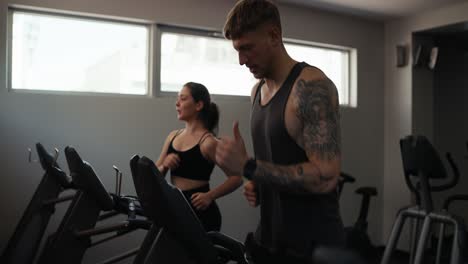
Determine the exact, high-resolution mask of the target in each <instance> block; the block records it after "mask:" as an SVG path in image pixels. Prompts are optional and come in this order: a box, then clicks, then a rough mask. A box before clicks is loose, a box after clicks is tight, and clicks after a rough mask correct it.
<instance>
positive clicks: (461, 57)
mask: <svg viewBox="0 0 468 264" xmlns="http://www.w3.org/2000/svg"><path fill="white" fill-rule="evenodd" d="M435 43H436V45H437V46H438V47H439V56H438V63H437V67H436V69H435V71H434V143H435V145H436V146H437V148H438V149H439V150H440V151H441V152H442V153H445V152H447V151H449V152H451V153H452V155H453V157H454V159H455V161H456V163H457V164H458V166H459V168H460V171H461V174H462V176H461V179H460V183H459V184H458V185H457V186H455V188H454V189H453V190H450V191H448V192H445V193H443V194H438V195H437V196H436V200H435V201H436V202H437V203H438V204H441V202H442V201H443V199H444V198H446V197H447V195H449V194H456V193H457V194H466V190H467V188H468V178H467V177H466V176H467V172H468V149H467V145H466V143H467V142H468V122H466V121H467V113H468V76H467V73H468V48H467V47H468V32H462V33H458V34H456V35H449V36H443V37H435ZM449 173H451V171H450V170H449ZM454 205H455V206H454V208H453V209H454V211H455V212H457V213H459V214H462V215H464V216H465V219H467V217H468V211H467V210H466V202H461V203H455V204H454Z"/></svg>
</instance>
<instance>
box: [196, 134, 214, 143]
mask: <svg viewBox="0 0 468 264" xmlns="http://www.w3.org/2000/svg"><path fill="white" fill-rule="evenodd" d="M210 134H211V132H210V131H206V132H205V133H203V135H202V136H201V137H200V140H199V141H198V145H200V144H201V143H203V141H205V139H207V138H208V137H209V136H210Z"/></svg>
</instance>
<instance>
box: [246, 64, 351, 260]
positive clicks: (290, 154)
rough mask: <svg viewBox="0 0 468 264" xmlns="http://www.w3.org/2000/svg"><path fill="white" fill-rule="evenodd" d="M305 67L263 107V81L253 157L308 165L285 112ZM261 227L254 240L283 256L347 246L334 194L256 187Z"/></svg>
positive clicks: (255, 103) (253, 120)
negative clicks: (328, 247)
mask: <svg viewBox="0 0 468 264" xmlns="http://www.w3.org/2000/svg"><path fill="white" fill-rule="evenodd" d="M308 66H309V65H307V64H306V63H304V62H302V63H297V64H296V65H295V66H294V67H293V68H292V70H291V72H290V73H289V75H288V77H287V78H286V80H285V82H284V83H283V85H282V86H281V88H280V89H279V90H278V91H277V93H276V94H275V95H274V96H273V98H271V100H270V101H269V102H268V103H267V104H266V105H263V106H262V105H261V98H260V97H261V93H260V91H261V87H262V85H263V83H264V81H263V80H262V81H261V82H260V83H259V85H258V87H257V91H256V94H255V97H254V101H253V106H252V114H251V131H252V140H253V147H254V152H255V158H256V159H258V160H263V161H268V162H272V163H274V164H279V165H292V164H297V163H302V162H306V161H308V158H307V155H306V153H305V151H304V150H303V149H302V148H301V147H300V146H299V145H297V143H296V142H295V141H294V139H292V138H291V136H290V135H289V133H288V131H287V130H286V126H285V122H284V112H285V108H286V103H287V101H288V98H289V95H290V93H291V90H292V87H293V85H294V82H295V80H296V79H297V77H298V76H299V75H300V73H301V71H302V69H303V68H305V67H308ZM257 191H258V194H259V202H260V212H261V213H260V217H261V219H260V223H259V225H258V227H257V231H256V233H255V239H256V240H257V242H259V243H260V244H261V245H263V246H265V247H267V248H269V249H270V250H272V251H277V252H279V253H281V252H283V251H286V252H288V251H292V252H294V253H296V254H300V255H304V256H308V255H310V254H311V252H312V250H313V248H314V247H315V246H316V245H317V244H320V245H336V246H341V245H343V244H344V230H343V224H342V221H341V217H340V213H339V205H338V198H337V196H336V192H333V193H328V194H308V195H303V194H302V195H299V194H292V193H288V192H285V191H281V190H279V189H277V188H274V187H272V186H267V185H260V186H257Z"/></svg>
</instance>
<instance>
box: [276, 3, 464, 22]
mask: <svg viewBox="0 0 468 264" xmlns="http://www.w3.org/2000/svg"><path fill="white" fill-rule="evenodd" d="M466 1H467V0H276V2H278V3H286V4H294V5H299V6H306V7H313V8H318V9H326V10H330V11H335V12H339V13H347V14H352V15H358V16H362V17H367V18H370V19H376V20H382V21H383V20H389V19H394V18H398V17H404V16H409V15H414V14H417V13H418V12H421V11H425V10H430V9H434V8H438V7H442V6H448V5H451V4H455V3H461V2H466Z"/></svg>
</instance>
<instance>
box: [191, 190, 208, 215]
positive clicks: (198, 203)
mask: <svg viewBox="0 0 468 264" xmlns="http://www.w3.org/2000/svg"><path fill="white" fill-rule="evenodd" d="M191 199H192V205H193V206H194V207H195V208H196V209H197V210H200V211H203V210H206V208H208V206H210V204H211V203H212V202H213V199H212V198H211V196H210V195H209V194H208V193H202V192H199V193H194V194H192V197H191Z"/></svg>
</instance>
